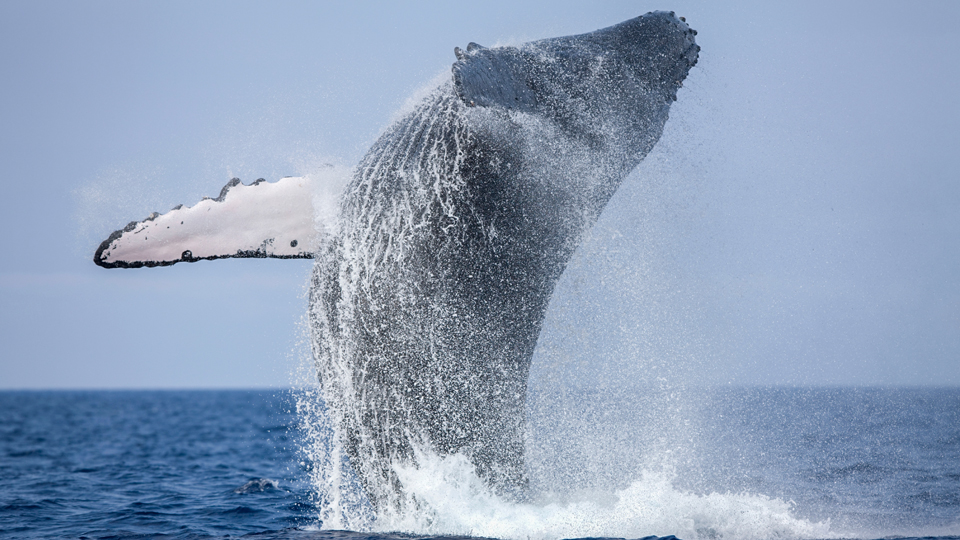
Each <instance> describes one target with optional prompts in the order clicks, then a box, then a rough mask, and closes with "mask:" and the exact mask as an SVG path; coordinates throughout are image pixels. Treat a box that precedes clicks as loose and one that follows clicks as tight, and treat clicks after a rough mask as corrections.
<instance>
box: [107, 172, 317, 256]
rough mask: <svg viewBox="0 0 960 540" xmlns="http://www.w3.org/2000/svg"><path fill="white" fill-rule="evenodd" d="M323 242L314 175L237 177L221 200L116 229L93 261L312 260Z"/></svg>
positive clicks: (174, 211)
mask: <svg viewBox="0 0 960 540" xmlns="http://www.w3.org/2000/svg"><path fill="white" fill-rule="evenodd" d="M319 241H320V238H319V234H318V232H317V229H316V225H315V223H314V209H313V190H312V187H311V182H310V179H309V177H287V178H283V179H281V180H279V181H278V182H265V181H263V180H262V179H261V180H257V181H256V182H254V183H253V184H250V185H244V184H242V183H241V182H240V180H239V179H237V178H234V179H233V180H231V181H230V182H228V183H227V185H226V186H224V187H223V189H222V190H221V191H220V196H219V197H217V198H216V199H209V198H205V199H203V200H202V201H200V202H199V203H197V204H196V205H194V206H192V207H189V208H187V207H184V206H183V205H179V206H177V207H175V208H174V209H173V210H171V211H169V212H167V213H166V214H162V215H161V214H157V213H153V214H151V215H150V216H149V217H147V218H146V219H145V220H143V221H134V222H131V223H130V224H129V225H127V226H126V227H124V228H123V229H121V230H119V231H115V232H114V233H113V234H111V235H110V237H109V238H107V239H106V240H104V241H103V243H101V244H100V247H99V248H98V249H97V252H96V254H95V255H94V257H93V262H95V263H96V264H97V265H98V266H102V267H104V268H139V267H142V266H148V267H152V266H169V265H171V264H176V263H178V262H195V261H199V260H204V259H225V258H231V257H253V258H265V257H274V258H280V259H309V258H312V257H313V255H314V253H315V252H316V249H317V246H318V244H319Z"/></svg>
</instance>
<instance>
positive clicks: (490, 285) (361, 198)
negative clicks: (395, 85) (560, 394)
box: [94, 12, 700, 511]
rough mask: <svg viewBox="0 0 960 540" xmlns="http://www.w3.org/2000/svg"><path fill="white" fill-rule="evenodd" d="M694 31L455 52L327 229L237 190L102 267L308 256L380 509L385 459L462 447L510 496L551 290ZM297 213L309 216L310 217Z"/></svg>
mask: <svg viewBox="0 0 960 540" xmlns="http://www.w3.org/2000/svg"><path fill="white" fill-rule="evenodd" d="M695 35H696V32H695V31H694V30H692V29H691V28H690V27H689V26H688V25H687V24H686V21H685V20H684V19H683V18H682V17H677V16H676V15H675V14H674V13H673V12H652V13H648V14H646V15H643V16H640V17H637V18H634V19H631V20H628V21H625V22H623V23H620V24H617V25H615V26H611V27H609V28H604V29H601V30H597V31H595V32H591V33H586V34H581V35H574V36H568V37H560V38H551V39H544V40H539V41H533V42H529V43H525V44H522V45H519V46H502V47H489V48H488V47H483V46H480V45H477V44H475V43H470V44H469V45H467V46H466V48H465V49H460V48H455V49H454V53H455V56H456V62H455V63H454V64H453V68H452V76H451V77H450V78H449V79H448V80H446V81H444V82H443V83H441V84H440V85H439V86H438V87H436V88H435V89H433V90H432V91H431V92H430V93H429V94H428V95H427V96H426V97H424V98H423V99H422V100H421V101H420V102H419V103H418V104H417V105H416V106H414V107H413V109H412V110H411V111H409V112H408V113H407V114H406V115H405V116H403V117H401V118H400V119H399V120H397V121H396V122H395V123H394V124H393V125H392V126H390V127H389V128H388V129H387V130H386V131H385V132H384V133H383V134H382V135H381V136H380V137H379V139H378V140H377V141H376V142H375V143H374V145H373V146H372V147H371V148H370V150H369V151H368V152H367V154H366V155H365V156H364V157H363V159H362V160H361V162H360V163H359V164H358V165H357V166H356V168H355V169H353V172H352V177H351V180H350V181H349V183H348V184H347V185H346V187H345V188H344V190H343V192H342V193H341V194H340V196H339V199H338V202H337V204H338V205H339V207H338V214H337V219H336V220H335V223H334V224H333V225H330V226H328V227H327V228H325V229H323V230H319V229H318V228H317V227H316V226H315V223H314V213H315V212H316V210H315V208H314V206H315V205H316V204H317V202H316V200H315V197H312V195H311V194H310V193H311V191H310V190H311V189H312V188H311V179H310V178H309V177H303V178H284V179H282V180H280V181H278V182H275V183H271V182H263V181H257V182H256V183H253V184H251V185H243V184H242V183H240V181H239V180H236V179H234V180H232V181H231V182H230V183H228V184H227V186H225V187H224V189H223V190H222V192H221V194H220V197H218V198H217V199H207V200H204V201H201V202H200V203H198V204H197V205H196V206H194V207H191V208H185V207H176V208H174V209H173V210H172V211H170V212H168V213H167V214H164V215H159V214H153V215H151V216H150V217H148V218H147V219H146V220H143V221H140V222H133V223H131V224H129V225H128V226H127V227H125V228H124V229H121V230H119V231H116V232H115V233H113V234H112V235H110V237H109V238H107V240H105V241H104V242H103V243H102V244H101V245H100V247H99V249H97V251H96V255H95V257H94V261H95V262H96V263H97V264H98V265H100V266H103V267H108V268H115V267H124V268H129V267H141V266H165V265H169V264H174V263H177V262H194V261H198V260H201V259H216V258H224V257H277V258H314V259H315V264H314V269H313V272H312V274H311V287H310V293H309V317H308V318H309V322H310V328H311V344H312V352H313V356H314V361H315V364H316V369H317V375H318V377H319V380H320V384H321V388H322V393H323V396H324V400H325V403H326V405H327V410H328V413H329V415H330V416H331V418H332V419H333V420H334V424H335V426H336V430H337V436H338V437H339V438H340V442H341V444H342V446H343V448H345V450H346V453H347V455H348V456H349V458H350V462H351V464H352V466H353V468H354V470H355V471H356V473H357V476H358V478H359V481H360V483H361V485H362V486H363V489H364V491H365V493H366V495H367V497H368V498H369V500H370V502H371V503H372V505H373V507H374V508H375V509H376V510H378V511H381V510H399V509H402V507H403V505H404V504H406V503H405V502H404V498H403V486H402V485H401V482H400V480H399V479H398V476H397V474H396V472H395V467H396V466H397V465H401V464H403V465H411V464H412V465H414V466H416V464H417V459H418V456H420V455H423V454H422V452H432V453H434V454H437V455H441V456H443V455H453V454H461V455H463V456H465V457H466V458H467V459H468V460H469V461H470V463H472V464H473V466H474V468H475V471H476V473H477V475H478V476H479V477H481V478H482V479H483V480H484V481H485V482H486V483H487V485H488V486H490V487H491V489H492V490H493V491H494V492H496V493H498V494H501V495H503V496H508V497H520V496H522V494H523V491H524V488H525V485H526V477H525V474H524V464H523V454H524V444H523V434H524V423H525V417H524V404H525V399H526V385H527V377H528V373H529V370H530V362H531V358H532V356H533V352H534V348H535V346H536V343H537V339H538V336H539V334H540V329H541V325H542V321H543V318H544V315H545V312H546V309H547V305H548V303H549V301H550V297H551V295H552V293H553V289H554V285H555V284H556V282H557V280H558V279H559V278H560V276H561V274H562V273H563V271H564V268H565V266H566V264H567V262H568V261H569V260H570V258H571V256H572V255H573V252H574V250H575V249H576V248H577V246H578V245H579V243H580V241H581V239H582V237H583V235H584V233H585V232H586V231H587V230H588V229H589V228H590V227H591V226H592V225H593V224H594V222H595V221H596V220H597V218H598V216H599V215H600V213H601V212H602V210H603V208H604V206H605V205H606V203H607V201H608V200H609V199H610V197H611V196H612V195H613V193H614V192H615V191H616V190H617V188H618V186H619V185H620V183H621V182H622V181H623V180H624V178H625V177H627V175H628V174H629V173H630V172H631V171H632V170H633V169H634V168H635V167H636V166H637V165H638V164H639V163H640V161H641V160H642V159H643V158H644V157H645V156H646V155H647V153H648V152H650V150H651V149H652V148H653V146H654V145H655V144H656V142H657V140H658V139H659V137H660V135H661V133H662V131H663V127H664V124H665V122H666V121H667V117H668V113H669V109H670V106H671V104H672V102H673V101H675V100H676V99H677V91H678V89H679V88H680V86H681V84H682V82H683V80H684V79H685V77H686V75H687V73H688V71H689V70H690V68H691V67H692V66H694V65H695V64H696V62H697V58H698V54H699V50H700V48H699V46H698V45H697V44H696V42H695V38H694V36H695ZM312 205H313V206H312Z"/></svg>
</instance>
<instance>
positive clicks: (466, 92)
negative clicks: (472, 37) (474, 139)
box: [453, 43, 537, 112]
mask: <svg viewBox="0 0 960 540" xmlns="http://www.w3.org/2000/svg"><path fill="white" fill-rule="evenodd" d="M456 53H457V62H456V63H454V64H453V84H454V87H455V89H456V92H457V96H459V97H460V99H461V100H463V102H464V103H466V104H467V105H469V106H471V107H473V106H480V107H504V108H506V109H512V110H520V111H527V112H529V111H531V110H533V108H534V107H535V106H536V104H537V98H536V95H535V94H534V92H533V90H532V89H531V88H530V87H529V86H528V85H527V82H526V77H525V76H524V73H523V72H524V62H523V59H522V56H521V54H520V52H519V51H518V50H517V49H515V48H513V47H498V48H495V49H488V48H486V47H481V46H480V45H477V44H476V43H471V44H470V45H468V46H467V51H466V52H464V51H462V50H460V49H459V48H458V49H456Z"/></svg>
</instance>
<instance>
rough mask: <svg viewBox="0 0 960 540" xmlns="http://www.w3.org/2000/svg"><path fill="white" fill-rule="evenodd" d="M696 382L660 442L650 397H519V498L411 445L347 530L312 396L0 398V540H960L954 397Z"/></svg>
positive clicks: (350, 504)
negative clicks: (396, 482) (320, 446)
mask: <svg viewBox="0 0 960 540" xmlns="http://www.w3.org/2000/svg"><path fill="white" fill-rule="evenodd" d="M691 393H695V394H696V395H697V396H698V397H697V399H690V400H685V401H684V405H683V407H680V408H679V411H676V410H675V411H674V413H675V414H676V415H677V416H675V417H672V418H671V422H675V423H679V424H681V425H682V426H683V428H682V429H678V430H673V429H671V430H667V431H664V432H665V433H670V434H671V437H672V440H663V439H662V438H660V437H658V433H655V432H646V431H645V430H646V429H647V428H648V427H649V426H650V425H651V421H652V420H651V418H650V417H649V415H648V414H645V413H644V411H645V410H650V409H651V407H652V405H651V403H654V402H657V401H659V400H660V399H661V398H663V396H657V395H656V394H655V393H648V394H642V393H640V392H639V391H618V392H609V393H603V394H600V393H596V392H580V393H579V394H577V393H574V392H567V393H565V394H564V396H563V397H559V396H558V395H550V396H547V395H533V396H531V425H530V427H529V431H530V440H529V441H528V443H529V446H528V448H529V450H528V458H529V459H528V460H529V462H530V463H529V469H530V475H531V493H530V494H529V495H528V497H527V499H526V500H522V501H507V500H503V499H500V498H497V497H495V496H494V495H492V494H490V493H489V492H488V491H487V490H486V489H485V488H484V487H483V485H482V483H480V482H479V481H478V480H477V479H476V477H475V476H474V475H472V474H471V472H470V468H469V466H468V465H467V463H466V462H465V460H462V459H460V458H458V457H456V456H455V457H448V458H444V459H440V458H436V457H430V456H421V468H420V469H412V468H411V469H404V470H401V471H400V475H401V477H402V478H403V480H404V484H405V485H406V486H407V488H408V489H409V490H410V492H411V497H412V498H415V499H416V500H417V501H418V508H417V509H416V510H415V511H414V510H411V511H409V512H407V513H406V514H405V515H395V516H384V517H382V518H381V519H380V520H379V521H375V522H369V521H368V522H364V521H363V519H365V518H364V516H363V515H362V514H363V504H362V500H361V501H359V502H357V500H346V499H342V500H338V501H337V502H336V504H338V505H340V507H339V510H340V511H343V512H351V511H353V512H357V513H358V516H355V521H354V523H355V528H357V529H359V528H363V529H365V531H360V532H363V533H364V534H362V535H361V534H359V533H358V534H350V533H335V532H331V531H328V530H325V527H326V528H329V527H330V526H331V525H332V524H331V523H329V522H328V523H327V524H324V523H321V522H320V521H319V516H320V515H321V513H322V512H323V511H324V505H326V506H329V505H330V501H331V497H330V494H329V493H322V492H321V491H322V490H323V489H329V487H326V488H323V487H318V484H317V483H316V478H318V476H317V475H316V474H315V472H316V467H319V466H322V465H323V462H322V461H321V460H319V459H318V458H320V457H321V456H317V455H316V454H315V453H314V454H311V453H312V452H315V450H316V448H315V447H313V446H310V445H307V444H306V442H305V441H304V436H303V434H302V433H301V431H300V429H299V427H298V426H299V424H300V422H301V419H302V418H303V417H302V416H298V414H297V413H296V409H297V405H298V400H299V401H300V406H301V408H302V407H303V406H304V404H305V403H306V402H309V401H310V396H309V393H304V392H299V393H289V392H267V391H183V392H180V391H177V392H172V391H171V392H109V391H90V392H2V393H0V475H2V478H3V480H4V487H3V489H2V491H0V531H2V535H3V536H4V537H11V538H18V537H24V538H31V537H32V538H36V537H45V538H49V537H91V538H103V537H133V536H137V535H147V536H155V535H169V536H172V537H177V538H203V537H216V538H223V537H237V536H241V535H245V534H256V535H257V537H266V538H287V537H293V538H301V537H321V538H329V537H344V536H364V537H373V538H386V537H390V536H393V535H391V534H389V532H405V533H413V534H419V535H433V536H437V535H475V536H490V537H497V538H573V537H587V536H615V537H626V538H638V537H644V536H649V535H658V536H666V535H676V536H677V537H679V538H682V539H697V538H738V539H751V538H756V539H763V538H771V539H772V538H883V537H888V536H910V537H918V536H940V537H951V535H953V537H956V536H957V535H960V389H908V390H897V389H723V390H711V391H705V390H702V389H701V390H697V391H696V392H693V391H691ZM631 394H632V395H633V396H634V397H633V399H631V398H630V396H631ZM664 399H666V398H664ZM653 408H654V409H656V407H653ZM671 408H672V407H671ZM546 410H555V411H557V415H556V416H554V417H552V419H551V417H545V416H544V415H543V414H542V411H546ZM307 440H309V437H307ZM354 488H355V486H354ZM346 491H349V486H348V488H347V489H346ZM327 510H329V508H327ZM328 515H329V514H328ZM361 525H362V527H361Z"/></svg>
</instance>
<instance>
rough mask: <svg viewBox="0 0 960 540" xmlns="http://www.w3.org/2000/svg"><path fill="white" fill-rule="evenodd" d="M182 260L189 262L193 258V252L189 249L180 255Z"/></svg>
mask: <svg viewBox="0 0 960 540" xmlns="http://www.w3.org/2000/svg"><path fill="white" fill-rule="evenodd" d="M180 258H181V259H183V260H185V261H189V260H190V259H192V258H193V252H192V251H190V250H189V249H188V250H185V251H184V252H183V253H181V254H180Z"/></svg>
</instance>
